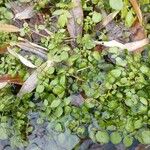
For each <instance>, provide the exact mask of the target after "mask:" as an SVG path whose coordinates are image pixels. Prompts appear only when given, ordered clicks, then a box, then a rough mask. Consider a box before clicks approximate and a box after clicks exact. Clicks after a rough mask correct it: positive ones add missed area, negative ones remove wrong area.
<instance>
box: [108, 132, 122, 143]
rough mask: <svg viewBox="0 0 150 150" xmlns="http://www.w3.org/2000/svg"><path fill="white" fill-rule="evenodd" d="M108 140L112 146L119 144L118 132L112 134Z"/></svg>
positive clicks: (119, 136)
mask: <svg viewBox="0 0 150 150" xmlns="http://www.w3.org/2000/svg"><path fill="white" fill-rule="evenodd" d="M110 140H111V142H112V143H113V144H119V143H120V142H121V140H122V137H121V135H120V134H119V133H118V132H113V133H111V135H110Z"/></svg>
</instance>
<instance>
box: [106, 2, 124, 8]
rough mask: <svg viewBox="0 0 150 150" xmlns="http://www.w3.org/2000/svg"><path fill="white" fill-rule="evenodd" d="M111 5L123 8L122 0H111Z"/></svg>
mask: <svg viewBox="0 0 150 150" xmlns="http://www.w3.org/2000/svg"><path fill="white" fill-rule="evenodd" d="M109 5H110V7H111V8H113V9H115V10H121V9H122V8H123V1H122V0H109Z"/></svg>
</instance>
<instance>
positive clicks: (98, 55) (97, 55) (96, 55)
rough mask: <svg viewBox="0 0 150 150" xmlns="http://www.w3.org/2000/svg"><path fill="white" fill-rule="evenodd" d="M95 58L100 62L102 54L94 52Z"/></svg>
mask: <svg viewBox="0 0 150 150" xmlns="http://www.w3.org/2000/svg"><path fill="white" fill-rule="evenodd" d="M93 57H94V58H95V59H96V60H98V61H99V60H100V59H101V57H100V54H99V52H98V51H94V52H93Z"/></svg>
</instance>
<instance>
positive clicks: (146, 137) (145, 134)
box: [142, 130, 150, 144]
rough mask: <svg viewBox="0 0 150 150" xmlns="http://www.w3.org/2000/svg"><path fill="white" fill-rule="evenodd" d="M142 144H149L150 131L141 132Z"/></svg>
mask: <svg viewBox="0 0 150 150" xmlns="http://www.w3.org/2000/svg"><path fill="white" fill-rule="evenodd" d="M142 140H143V144H150V131H149V130H145V131H143V132H142Z"/></svg>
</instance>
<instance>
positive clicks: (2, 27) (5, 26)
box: [0, 23, 20, 32]
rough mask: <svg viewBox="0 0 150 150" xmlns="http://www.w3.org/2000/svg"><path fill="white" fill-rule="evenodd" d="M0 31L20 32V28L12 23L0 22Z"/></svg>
mask: <svg viewBox="0 0 150 150" xmlns="http://www.w3.org/2000/svg"><path fill="white" fill-rule="evenodd" d="M0 32H20V29H19V28H18V27H16V26H14V25H9V24H2V23H0Z"/></svg>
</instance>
